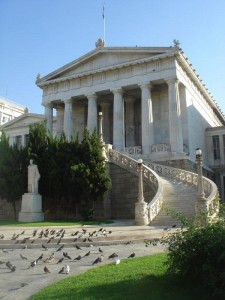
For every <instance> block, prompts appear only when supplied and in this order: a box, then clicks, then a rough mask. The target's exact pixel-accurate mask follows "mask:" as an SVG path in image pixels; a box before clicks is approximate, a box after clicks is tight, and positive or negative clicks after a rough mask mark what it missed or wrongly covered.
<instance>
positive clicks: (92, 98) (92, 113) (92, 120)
mask: <svg viewBox="0 0 225 300" xmlns="http://www.w3.org/2000/svg"><path fill="white" fill-rule="evenodd" d="M87 98H88V117H87V127H88V129H89V131H90V132H93V131H94V129H95V128H96V129H97V124H98V123H97V120H98V116H97V101H96V99H97V95H95V94H93V95H88V96H87Z"/></svg>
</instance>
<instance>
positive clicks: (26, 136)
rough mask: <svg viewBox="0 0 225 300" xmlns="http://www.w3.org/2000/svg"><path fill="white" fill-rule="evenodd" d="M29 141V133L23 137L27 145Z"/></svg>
mask: <svg viewBox="0 0 225 300" xmlns="http://www.w3.org/2000/svg"><path fill="white" fill-rule="evenodd" d="M28 143H29V134H26V135H25V137H24V145H25V146H27V145H28Z"/></svg>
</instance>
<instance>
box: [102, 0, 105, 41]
mask: <svg viewBox="0 0 225 300" xmlns="http://www.w3.org/2000/svg"><path fill="white" fill-rule="evenodd" d="M102 17H103V40H104V42H105V2H104V4H103V11H102Z"/></svg>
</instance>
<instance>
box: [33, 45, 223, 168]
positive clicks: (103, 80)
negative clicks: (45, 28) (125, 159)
mask: <svg viewBox="0 0 225 300" xmlns="http://www.w3.org/2000/svg"><path fill="white" fill-rule="evenodd" d="M36 84H37V86H39V87H40V88H41V89H42V90H43V96H42V105H43V106H44V107H45V117H46V119H47V126H48V129H49V130H50V131H51V130H52V123H53V110H56V124H57V126H56V127H57V133H58V134H61V133H62V132H63V131H64V132H65V134H66V136H67V139H70V138H71V136H76V134H77V132H78V131H79V132H80V133H82V132H83V129H84V127H86V126H87V127H88V128H89V130H91V131H92V130H94V128H98V113H99V112H100V111H101V112H103V138H104V141H105V142H106V143H110V144H112V145H113V147H114V148H115V149H117V150H119V151H127V152H128V153H130V154H139V155H140V154H142V156H143V157H145V158H148V159H151V160H156V161H160V160H161V161H163V160H177V159H185V158H187V157H188V159H190V160H192V161H194V160H195V148H198V147H199V148H201V149H202V151H203V153H204V152H205V153H206V152H207V146H206V142H205V130H206V128H210V127H217V126H222V125H225V119H224V115H223V114H222V112H221V111H220V109H219V107H218V106H217V104H216V102H215V101H214V99H213V97H212V95H211V94H210V93H209V91H208V89H207V88H206V86H205V85H204V84H203V82H202V80H201V79H200V78H199V76H198V74H197V73H196V71H195V70H194V69H193V67H192V65H191V63H190V62H189V61H188V59H187V58H186V56H185V54H184V52H183V51H182V49H180V48H179V46H178V45H177V44H175V45H174V46H173V47H105V46H104V43H103V44H101V45H100V46H99V45H98V44H97V47H96V49H95V50H93V51H91V52H89V53H87V54H86V55H84V56H82V57H80V58H78V59H77V60H75V61H72V62H71V63H69V64H67V65H65V66H63V67H61V68H60V69H58V70H56V71H54V72H52V73H50V74H48V75H46V76H44V77H42V78H41V77H38V79H37V81H36ZM193 124H194V127H193ZM205 163H206V164H207V161H206V162H205Z"/></svg>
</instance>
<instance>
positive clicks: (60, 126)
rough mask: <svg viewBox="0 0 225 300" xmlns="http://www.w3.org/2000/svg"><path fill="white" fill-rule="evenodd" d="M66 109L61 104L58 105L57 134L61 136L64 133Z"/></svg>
mask: <svg viewBox="0 0 225 300" xmlns="http://www.w3.org/2000/svg"><path fill="white" fill-rule="evenodd" d="M63 122H64V110H63V107H62V106H60V105H57V106H56V135H57V136H58V137H60V136H61V135H62V133H63Z"/></svg>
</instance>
